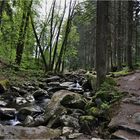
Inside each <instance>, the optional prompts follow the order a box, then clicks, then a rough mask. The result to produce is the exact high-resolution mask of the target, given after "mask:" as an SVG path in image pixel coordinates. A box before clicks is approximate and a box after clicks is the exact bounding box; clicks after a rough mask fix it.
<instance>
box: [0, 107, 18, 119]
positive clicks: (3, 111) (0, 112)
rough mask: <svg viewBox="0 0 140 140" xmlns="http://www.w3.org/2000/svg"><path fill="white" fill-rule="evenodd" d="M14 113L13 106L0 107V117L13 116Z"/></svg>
mask: <svg viewBox="0 0 140 140" xmlns="http://www.w3.org/2000/svg"><path fill="white" fill-rule="evenodd" d="M15 114H16V109H15V108H5V107H0V118H1V119H8V118H9V119H10V118H14V117H15Z"/></svg>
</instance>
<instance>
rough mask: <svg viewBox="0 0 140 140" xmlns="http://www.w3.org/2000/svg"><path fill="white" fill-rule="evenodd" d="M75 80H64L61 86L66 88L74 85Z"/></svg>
mask: <svg viewBox="0 0 140 140" xmlns="http://www.w3.org/2000/svg"><path fill="white" fill-rule="evenodd" d="M73 84H74V83H73V82H63V83H61V84H60V86H61V87H62V88H64V89H66V88H69V87H70V86H71V85H73Z"/></svg>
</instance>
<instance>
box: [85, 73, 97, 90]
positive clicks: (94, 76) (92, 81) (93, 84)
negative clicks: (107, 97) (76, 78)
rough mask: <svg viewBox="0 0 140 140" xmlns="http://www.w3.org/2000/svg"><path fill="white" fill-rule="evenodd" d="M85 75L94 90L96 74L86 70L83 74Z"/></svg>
mask: <svg viewBox="0 0 140 140" xmlns="http://www.w3.org/2000/svg"><path fill="white" fill-rule="evenodd" d="M85 77H86V79H87V80H88V82H89V83H90V84H91V87H92V89H93V90H95V89H96V83H97V76H96V75H93V74H92V73H90V72H87V73H86V74H85Z"/></svg>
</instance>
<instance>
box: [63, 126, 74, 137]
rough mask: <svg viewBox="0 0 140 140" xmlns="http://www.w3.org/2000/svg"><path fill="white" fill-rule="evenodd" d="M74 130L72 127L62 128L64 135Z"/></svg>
mask: <svg viewBox="0 0 140 140" xmlns="http://www.w3.org/2000/svg"><path fill="white" fill-rule="evenodd" d="M72 132H73V128H72V127H66V126H65V127H63V128H62V135H64V136H67V135H69V134H71V133H72Z"/></svg>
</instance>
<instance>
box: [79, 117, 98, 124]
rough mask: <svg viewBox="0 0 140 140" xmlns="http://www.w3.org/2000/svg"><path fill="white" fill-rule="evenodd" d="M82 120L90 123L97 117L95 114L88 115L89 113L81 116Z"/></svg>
mask: <svg viewBox="0 0 140 140" xmlns="http://www.w3.org/2000/svg"><path fill="white" fill-rule="evenodd" d="M80 121H81V122H86V123H89V122H93V121H96V118H95V117H94V116H90V115H89V116H88V115H86V116H81V117H80Z"/></svg>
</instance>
